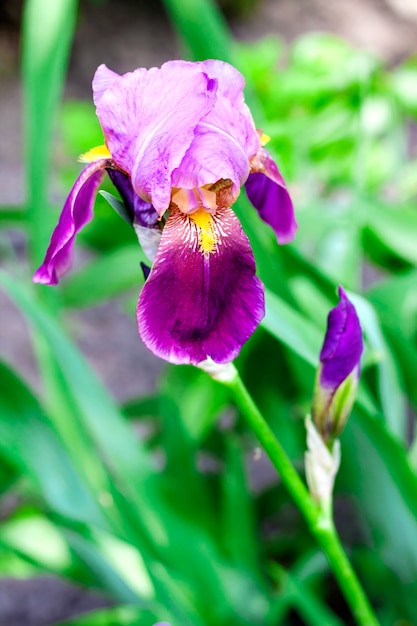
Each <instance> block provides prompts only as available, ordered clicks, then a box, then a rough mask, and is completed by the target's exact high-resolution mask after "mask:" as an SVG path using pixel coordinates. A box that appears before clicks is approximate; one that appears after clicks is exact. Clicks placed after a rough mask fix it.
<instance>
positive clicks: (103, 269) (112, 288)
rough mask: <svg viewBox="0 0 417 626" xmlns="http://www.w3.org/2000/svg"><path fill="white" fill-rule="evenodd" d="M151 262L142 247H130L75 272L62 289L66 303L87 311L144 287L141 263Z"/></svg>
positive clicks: (136, 245) (110, 253)
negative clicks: (96, 305) (89, 307)
mask: <svg viewBox="0 0 417 626" xmlns="http://www.w3.org/2000/svg"><path fill="white" fill-rule="evenodd" d="M141 261H142V262H143V263H147V262H149V261H148V260H147V258H146V257H145V255H144V254H143V252H142V249H141V247H140V246H139V245H138V244H137V243H136V244H129V245H126V246H123V247H122V248H117V249H116V250H114V251H112V252H108V253H107V254H106V255H105V256H101V257H99V258H97V259H95V260H93V261H91V262H90V263H88V265H86V266H85V267H83V268H82V269H81V270H79V271H78V272H74V273H73V274H72V275H71V276H69V277H68V279H67V280H66V281H65V282H64V283H63V285H62V295H63V302H64V304H65V305H66V306H68V307H87V306H93V305H95V304H99V303H100V302H103V301H104V300H107V299H109V298H112V297H114V296H118V295H120V294H122V293H124V292H125V291H126V290H128V289H131V288H133V287H134V288H135V289H136V290H137V292H138V293H139V290H140V287H141V285H143V273H142V270H141V267H140V262H141Z"/></svg>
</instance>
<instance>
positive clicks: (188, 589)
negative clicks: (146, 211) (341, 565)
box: [0, 0, 417, 626]
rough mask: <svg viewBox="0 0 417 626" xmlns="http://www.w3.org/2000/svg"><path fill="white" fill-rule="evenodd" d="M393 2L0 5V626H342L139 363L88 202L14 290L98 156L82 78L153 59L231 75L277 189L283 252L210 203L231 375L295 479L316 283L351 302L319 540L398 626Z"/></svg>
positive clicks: (405, 604)
mask: <svg viewBox="0 0 417 626" xmlns="http://www.w3.org/2000/svg"><path fill="white" fill-rule="evenodd" d="M413 6H414V5H413V3H411V2H406V0H403V2H401V3H400V2H398V1H397V2H394V0H392V2H391V3H388V2H383V1H382V0H368V1H366V2H365V1H363V2H352V1H351V2H346V1H344V2H339V3H334V4H329V3H327V4H324V3H322V2H320V1H319V0H315V1H314V2H313V1H312V2H308V1H307V0H304V1H301V0H300V1H297V2H290V1H289V0H287V1H285V2H284V1H282V2H281V1H275V2H274V1H273V0H257V1H256V2H255V1H254V2H250V1H249V0H248V1H247V2H244V3H240V2H233V1H232V0H229V1H228V2H223V3H222V9H223V10H224V11H225V14H226V18H227V19H226V18H225V14H224V13H222V12H220V10H219V7H218V5H217V4H213V3H210V2H209V0H165V2H164V3H159V2H152V3H150V2H149V3H145V2H133V1H130V2H129V1H127V0H126V1H117V2H116V1H115V0H113V1H110V0H109V1H105V0H101V1H98V0H96V1H94V2H93V1H92V0H91V1H90V2H87V1H85V2H81V3H80V5H78V3H77V2H76V1H75V0H60V2H48V1H47V0H27V1H26V2H23V3H13V2H9V3H7V2H5V3H3V4H2V7H1V13H0V17H1V30H0V34H1V39H0V42H1V45H0V84H1V88H0V105H1V120H0V124H1V127H0V135H1V138H2V139H1V143H0V159H1V173H0V204H1V210H0V264H1V270H0V287H1V292H0V306H1V322H2V323H1V324H0V576H1V577H2V580H1V579H0V624H1V623H5V624H6V623H7V625H8V626H14V624H16V625H17V624H18V625H19V626H24V625H25V624H28V625H29V624H31V625H38V626H42V625H45V626H46V625H48V624H53V623H61V624H63V623H64V620H65V619H66V618H69V617H70V616H72V615H75V614H77V613H81V612H83V611H86V610H88V609H94V608H95V609H96V610H94V611H93V612H92V613H91V612H90V613H88V614H86V615H85V616H84V617H81V618H78V619H75V618H74V621H71V624H74V625H75V624H77V625H78V626H81V625H83V626H93V625H97V626H98V625H109V626H110V625H113V624H120V625H126V626H128V625H129V626H133V625H136V624H140V625H142V624H143V625H144V626H147V625H148V624H149V625H152V624H154V623H155V622H156V621H158V620H166V621H169V622H170V623H171V624H172V626H223V625H224V626H226V625H228V626H230V625H232V624H233V625H236V626H241V625H249V624H251V625H262V626H263V625H265V626H275V625H279V624H288V625H298V624H306V625H308V626H309V625H316V626H319V625H320V626H324V625H328V626H333V625H337V624H339V625H340V624H351V623H353V621H352V618H351V616H350V614H349V611H348V609H347V607H346V606H345V604H344V601H343V599H342V597H341V594H340V592H339V591H338V589H337V586H336V583H335V582H334V580H333V577H332V575H331V573H330V571H329V568H328V565H327V563H326V560H325V558H324V557H323V555H322V554H321V552H320V551H319V549H318V548H317V546H316V545H315V543H314V541H313V539H312V538H311V536H310V535H309V533H308V532H307V529H306V527H305V524H304V522H303V520H302V518H301V516H300V514H299V513H298V512H297V510H296V508H295V507H294V505H293V504H292V502H291V500H290V499H289V497H288V495H287V494H286V492H285V491H284V489H283V488H282V486H281V484H280V481H279V479H278V478H277V477H276V476H275V474H274V472H273V471H272V469H271V467H270V466H269V463H268V462H267V460H266V459H265V458H264V457H263V455H262V454H260V453H259V450H258V449H257V447H256V442H255V440H254V438H253V436H252V435H251V434H250V433H249V432H248V431H247V429H246V427H245V426H244V424H243V423H241V420H240V419H239V415H238V414H237V412H236V410H235V409H234V407H233V406H232V404H231V401H230V398H229V396H228V394H227V391H226V390H225V389H224V388H223V387H221V386H219V385H217V384H216V383H214V382H213V381H211V379H209V378H208V377H207V376H206V375H205V374H203V373H202V372H200V371H197V370H195V369H193V368H190V367H185V366H181V367H169V366H166V365H165V364H163V363H161V362H159V361H157V360H156V359H155V358H154V357H153V355H151V354H150V353H148V352H147V351H146V349H145V348H144V347H143V346H142V344H141V342H140V339H139V337H138V336H137V331H136V322H135V319H134V311H135V303H136V300H137V295H138V292H139V290H140V287H141V284H142V281H143V278H142V276H141V271H140V267H139V260H140V258H141V257H140V250H139V248H138V245H137V241H136V239H135V236H134V233H132V232H131V231H130V229H129V228H128V227H127V226H126V225H125V224H124V223H123V222H121V221H120V220H119V219H118V217H117V216H116V215H115V214H114V213H113V212H112V210H111V209H110V207H109V206H108V205H107V204H106V203H105V202H104V201H103V199H102V198H98V201H97V204H96V211H95V213H96V218H95V220H94V222H93V223H92V224H90V225H89V226H88V228H86V229H85V231H83V233H82V234H81V235H80V236H79V238H78V246H77V248H78V249H77V256H76V264H75V267H74V270H73V271H72V273H71V274H69V276H68V277H67V278H66V279H65V281H63V282H62V286H60V287H59V288H54V289H50V288H49V289H48V288H43V287H40V286H32V285H31V274H32V272H33V269H34V268H35V267H36V266H37V264H39V262H40V261H41V259H42V256H43V253H44V250H45V247H46V245H47V242H48V240H49V237H50V233H51V230H52V228H53V225H54V224H55V223H56V220H57V216H58V214H59V211H60V208H61V206H62V202H63V199H64V198H65V195H66V193H67V192H68V190H69V188H70V186H71V184H72V182H73V180H74V179H75V176H76V175H77V172H78V171H79V164H78V163H77V157H78V155H79V154H80V153H81V152H83V151H85V150H87V149H89V148H90V147H91V146H93V145H96V144H100V143H102V137H101V131H100V127H99V125H98V122H97V120H96V118H95V112H94V107H93V105H92V102H91V98H90V82H91V78H92V75H93V73H94V70H95V68H96V67H97V65H99V64H100V63H103V62H104V63H107V64H108V65H109V66H110V67H111V68H112V69H114V70H116V71H118V72H121V73H122V72H125V71H128V70H131V69H134V68H135V67H137V66H146V67H149V66H151V65H159V64H160V63H162V62H163V61H165V60H167V59H169V58H175V57H179V56H181V57H183V58H190V59H201V58H209V57H216V58H222V59H224V60H227V61H230V62H232V63H234V64H235V65H236V66H237V67H238V68H239V69H240V70H241V71H242V73H243V74H244V75H245V78H246V81H247V100H248V102H249V103H250V105H251V108H252V111H253V114H254V117H255V120H256V123H257V125H258V126H259V127H261V128H263V129H264V131H265V132H266V133H267V134H268V135H270V137H271V142H270V144H269V147H270V150H271V152H272V153H273V155H274V157H276V158H277V161H278V163H279V165H280V168H281V171H282V172H283V174H284V176H285V178H286V180H287V181H288V183H289V186H290V189H291V192H292V196H293V199H294V203H295V206H296V211H297V218H298V221H299V224H300V228H299V231H298V235H297V238H296V241H295V242H294V243H293V244H291V245H289V246H285V247H283V248H279V247H278V246H277V244H276V242H275V239H274V236H273V234H272V233H270V232H269V230H268V229H267V227H265V226H264V225H263V224H261V223H259V222H258V220H257V218H256V215H255V212H254V211H253V209H251V207H250V206H249V204H248V203H247V201H246V199H245V198H244V193H242V197H241V198H240V199H239V202H238V205H237V207H236V210H237V212H238V214H239V217H240V219H241V221H242V224H243V226H244V229H245V231H246V232H247V233H248V235H249V237H250V240H251V243H252V246H253V249H254V252H255V257H256V261H257V267H258V273H259V275H260V277H261V278H262V280H263V281H264V283H265V285H266V288H267V316H266V318H265V321H264V322H263V324H262V327H261V328H260V329H259V330H258V331H257V332H256V333H255V335H254V337H253V338H252V339H251V341H250V342H249V343H248V344H247V345H246V346H245V347H244V349H243V350H242V354H241V356H240V357H239V359H238V361H237V367H238V368H239V370H240V372H241V374H242V376H243V378H244V380H245V382H246V384H247V385H248V387H249V389H250V390H251V392H252V394H253V396H254V398H255V399H256V401H257V402H258V404H259V406H260V408H261V410H262V411H263V413H264V415H265V416H266V417H267V419H268V421H269V423H270V424H271V426H272V428H273V430H274V432H275V433H276V435H277V436H278V437H279V439H280V441H281V442H282V444H283V445H284V447H285V449H286V451H287V453H288V454H289V456H290V457H291V459H292V460H293V462H294V464H295V465H296V467H297V469H299V471H300V472H301V473H303V454H304V448H305V433H304V424H303V418H304V415H305V414H306V413H307V412H308V411H309V405H310V400H311V395H312V388H313V380H314V368H315V367H316V365H317V362H318V353H319V350H320V344H321V341H322V337H323V333H324V329H325V323H326V315H327V312H328V310H329V309H330V308H331V307H332V306H334V304H335V301H336V295H335V294H336V286H337V285H338V284H340V283H341V284H343V285H344V287H345V288H346V289H348V290H349V293H350V294H351V295H352V299H353V301H354V303H355V305H356V306H357V309H358V312H359V315H360V317H361V322H362V325H363V328H364V332H365V339H366V351H365V355H364V361H363V375H362V380H361V388H360V394H359V399H358V402H357V405H356V408H355V411H354V413H353V415H352V417H351V419H350V421H349V424H348V427H347V428H346V430H345V432H344V433H343V435H342V465H341V470H340V473H339V476H338V479H337V483H336V497H335V517H336V524H337V526H338V530H339V532H340V534H341V537H342V540H343V543H344V545H345V547H346V550H347V552H348V554H349V557H350V558H351V561H352V563H353V565H354V567H355V569H356V571H357V572H358V575H359V578H360V579H361V582H362V583H363V586H364V588H365V590H366V592H367V594H368V596H369V598H370V600H371V602H372V604H373V606H374V607H375V610H376V612H377V613H378V616H379V619H380V622H381V624H383V625H387V626H388V625H394V624H396V625H397V626H400V625H401V626H404V625H406V624H408V625H413V624H417V605H416V603H415V597H416V593H417V477H416V471H417V445H416V443H415V426H414V423H415V408H416V405H417V391H416V390H417V386H416V376H417V374H416V372H417V343H416V340H417V284H416V278H417V269H416V265H417V207H416V195H417V160H416V159H417V57H413V51H414V49H413V48H414V46H415V42H416V41H417V38H416V35H417V22H416V21H415V19H416V13H415V9H413ZM323 31H327V32H323ZM19 46H20V49H21V55H20V56H19V55H18V53H17V51H18V48H19ZM19 67H20V68H21V73H20V79H18V78H17V74H18V71H19ZM18 81H19V82H18ZM22 120H23V121H22ZM22 145H23V146H24V148H23V152H22V150H21V147H22ZM22 154H23V156H22ZM22 164H23V165H22ZM106 188H107V189H108V190H110V189H111V187H110V186H109V187H106ZM132 433H133V434H134V436H132ZM46 574H48V575H56V576H58V577H60V579H61V580H65V581H67V582H71V583H72V584H74V585H75V588H74V587H63V586H60V585H59V584H58V583H57V582H56V580H55V579H52V578H45V577H44V576H45V575H46ZM28 579H29V580H31V581H32V582H31V583H27V582H23V581H27V580H28ZM19 580H20V581H21V582H18V581H19ZM22 585H28V586H22ZM30 585H32V586H30ZM33 585H35V586H33ZM31 589H32V590H33V589H35V590H36V591H35V592H33V591H30V590H31ZM22 590H24V591H22ZM19 594H20V595H19ZM22 594H24V595H22ZM31 594H32V595H31ZM71 594H72V595H71ZM28 598H32V600H31V601H30V602H29V601H28ZM52 598H55V600H56V601H51V599H52ZM68 598H71V600H68ZM100 605H111V608H101V609H99V608H97V607H99V606H100ZM2 611H3V613H2ZM48 611H49V612H48ZM2 620H3V621H2ZM13 620H14V621H13ZM65 623H67V624H69V622H65Z"/></svg>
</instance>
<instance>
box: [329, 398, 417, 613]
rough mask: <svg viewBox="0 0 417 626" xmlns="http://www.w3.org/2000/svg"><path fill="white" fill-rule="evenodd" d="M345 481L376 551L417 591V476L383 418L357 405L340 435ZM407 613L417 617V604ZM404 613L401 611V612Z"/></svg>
mask: <svg viewBox="0 0 417 626" xmlns="http://www.w3.org/2000/svg"><path fill="white" fill-rule="evenodd" d="M341 443H342V464H341V468H340V476H339V480H340V484H341V487H342V488H343V490H344V491H347V492H348V493H350V494H351V496H352V499H354V501H355V502H357V503H358V506H357V508H356V511H357V515H358V516H359V518H360V519H361V521H362V523H363V524H365V528H366V533H367V534H368V535H369V536H370V537H372V542H373V551H374V553H375V554H376V555H379V557H380V558H381V559H382V560H383V562H384V564H385V567H387V568H388V569H389V570H392V571H394V572H395V573H396V576H397V581H398V584H399V585H400V586H403V585H407V587H408V593H409V594H411V595H412V597H415V594H416V593H417V479H416V476H415V475H414V474H413V472H412V471H411V468H410V465H409V463H408V461H407V458H406V453H405V450H404V448H403V447H402V446H401V445H399V444H398V443H397V442H396V441H395V440H394V439H393V438H392V437H390V435H389V433H388V432H387V431H386V430H385V428H384V427H383V426H382V424H381V423H379V422H376V421H375V420H373V419H372V418H370V417H369V416H368V415H366V414H365V413H364V412H363V411H362V410H360V409H359V408H357V409H356V410H354V412H353V415H352V418H351V419H350V420H349V421H348V425H347V427H346V430H345V432H344V434H343V436H342V438H341ZM413 607H414V608H413V612H412V615H411V614H410V615H408V616H406V615H401V617H403V618H404V619H405V618H406V617H408V619H411V620H412V623H414V622H415V621H417V608H416V605H415V603H414V604H413ZM398 617H400V616H398Z"/></svg>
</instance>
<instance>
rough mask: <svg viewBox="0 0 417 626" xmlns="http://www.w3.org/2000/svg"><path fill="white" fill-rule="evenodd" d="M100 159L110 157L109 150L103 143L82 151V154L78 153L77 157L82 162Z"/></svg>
mask: <svg viewBox="0 0 417 626" xmlns="http://www.w3.org/2000/svg"><path fill="white" fill-rule="evenodd" d="M100 159H111V154H110V150H109V149H108V147H107V146H105V145H102V146H96V147H95V148H91V150H89V151H88V152H84V154H80V156H79V157H78V160H79V161H81V162H82V163H93V162H94V161H99V160H100Z"/></svg>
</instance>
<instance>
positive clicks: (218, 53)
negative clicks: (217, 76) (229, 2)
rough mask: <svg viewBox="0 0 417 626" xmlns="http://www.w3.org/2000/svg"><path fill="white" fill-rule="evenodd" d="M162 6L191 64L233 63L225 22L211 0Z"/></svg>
mask: <svg viewBox="0 0 417 626" xmlns="http://www.w3.org/2000/svg"><path fill="white" fill-rule="evenodd" d="M164 5H165V8H166V10H167V12H168V14H169V16H170V18H171V20H172V23H173V25H174V27H175V28H176V29H177V31H178V33H179V34H180V36H181V39H182V41H183V43H184V44H185V45H186V47H187V48H188V50H189V51H190V53H191V56H192V58H193V60H194V61H204V60H205V59H220V58H221V59H222V60H224V61H228V62H229V63H232V62H233V53H232V40H231V37H230V34H229V31H228V28H227V25H226V22H225V20H224V18H223V16H222V14H221V13H220V11H219V9H218V7H217V6H216V4H215V3H214V2H212V0H164Z"/></svg>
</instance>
